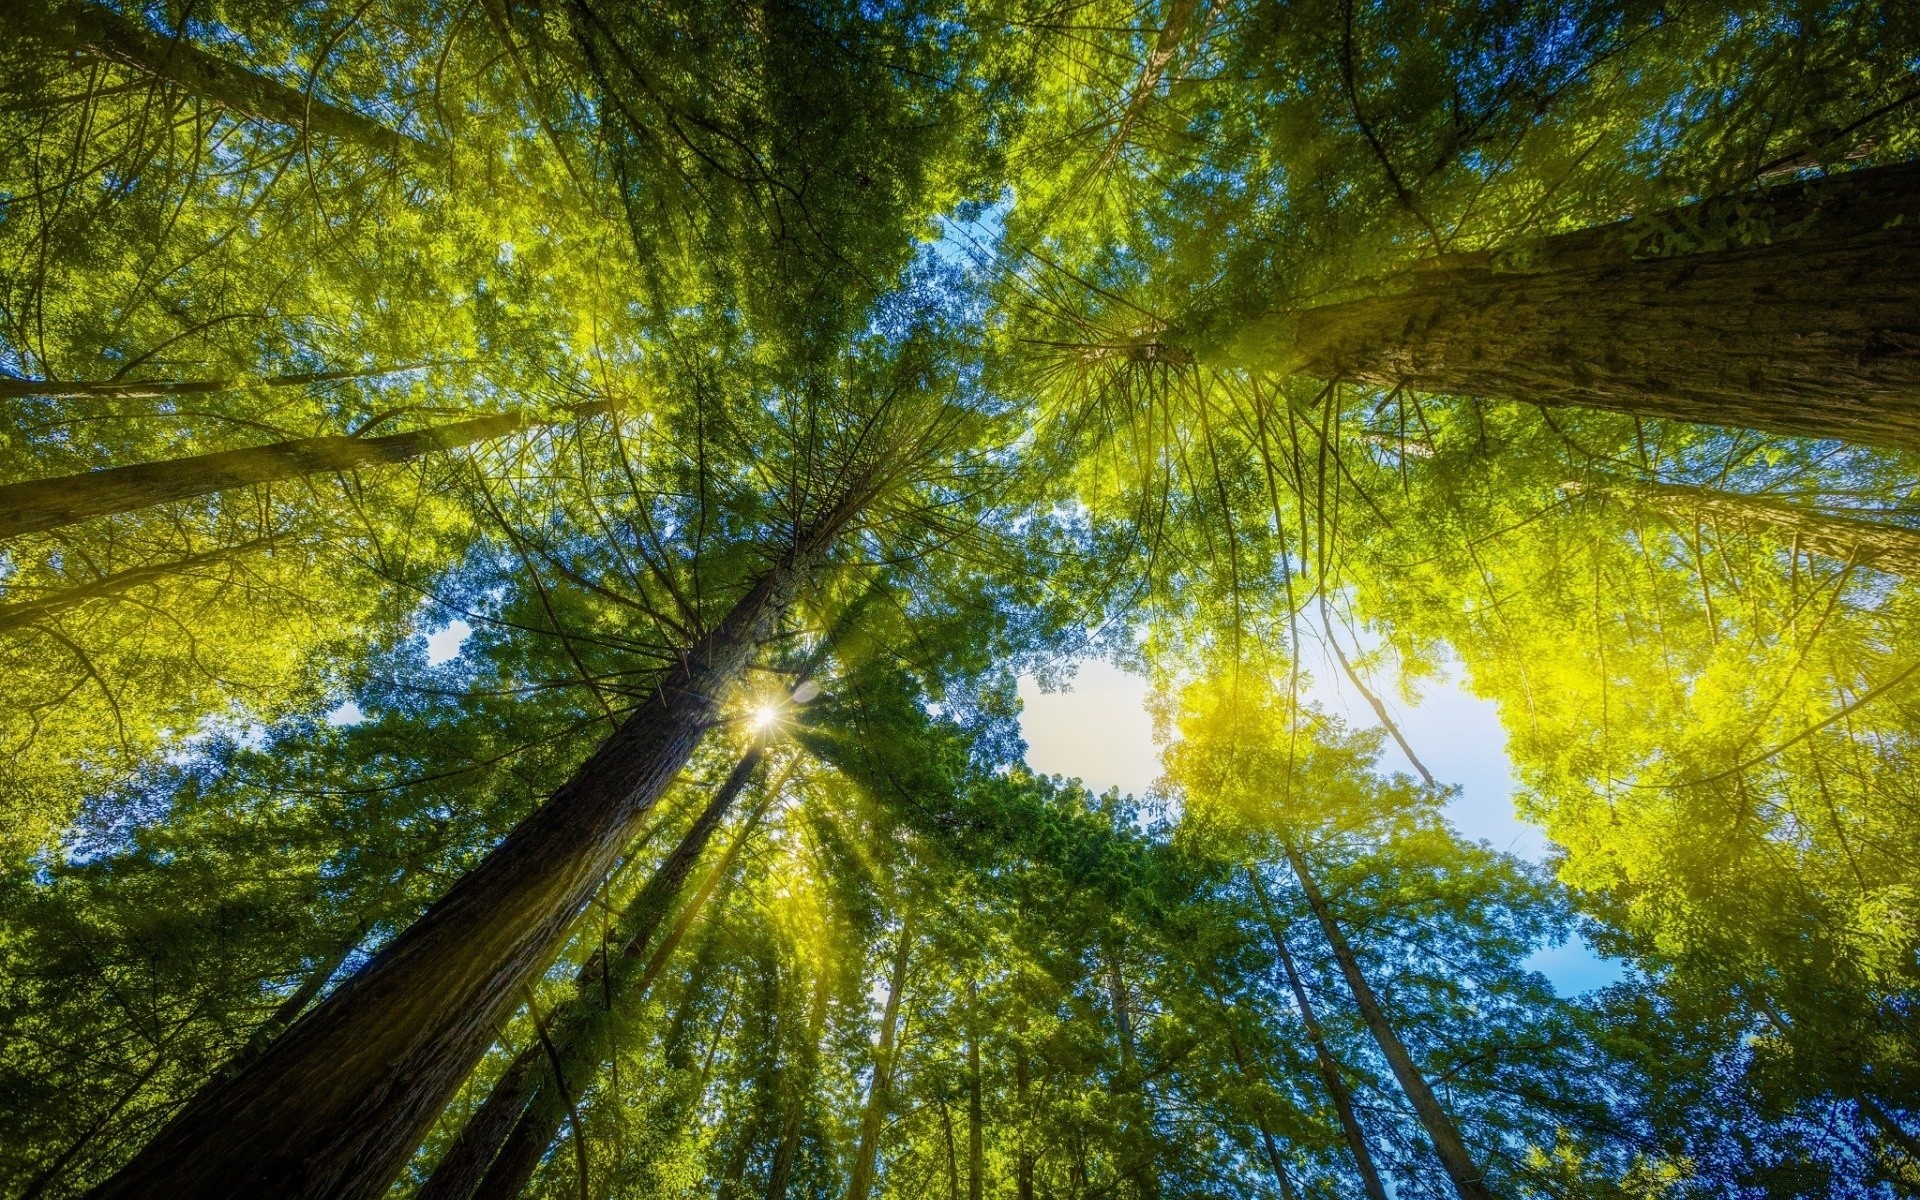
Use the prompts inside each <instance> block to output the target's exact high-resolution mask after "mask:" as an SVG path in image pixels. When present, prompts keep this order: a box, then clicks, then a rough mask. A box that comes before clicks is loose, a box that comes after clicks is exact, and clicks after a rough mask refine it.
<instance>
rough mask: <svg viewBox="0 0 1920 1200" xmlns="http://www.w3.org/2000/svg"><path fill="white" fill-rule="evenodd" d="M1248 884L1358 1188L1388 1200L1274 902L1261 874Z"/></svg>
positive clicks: (1372, 1198) (1373, 1198) (1371, 1198)
mask: <svg viewBox="0 0 1920 1200" xmlns="http://www.w3.org/2000/svg"><path fill="white" fill-rule="evenodd" d="M1246 870H1247V881H1248V882H1249V883H1251V884H1253V894H1254V896H1255V897H1257V898H1258V899H1259V901H1260V913H1261V915H1262V916H1263V917H1264V918H1265V919H1266V923H1267V934H1268V936H1269V937H1271V938H1272V939H1273V951H1274V956H1275V957H1277V958H1278V959H1279V960H1280V966H1281V969H1282V971H1283V972H1284V973H1285V975H1286V977H1287V987H1288V988H1289V989H1290V990H1291V991H1292V992H1293V1003H1294V1007H1295V1008H1297V1009H1299V1011H1300V1020H1301V1022H1302V1023H1303V1024H1304V1025H1306V1027H1307V1040H1308V1041H1309V1042H1311V1043H1312V1044H1313V1060H1314V1063H1315V1064H1316V1065H1317V1066H1318V1067H1319V1068H1320V1079H1321V1081H1322V1082H1323V1083H1325V1084H1326V1085H1327V1095H1328V1096H1329V1097H1330V1098H1331V1099H1332V1100H1333V1111H1334V1114H1335V1115H1336V1116H1337V1117H1339V1119H1340V1131H1341V1132H1342V1133H1343V1134H1345V1135H1346V1139H1347V1149H1348V1150H1350V1151H1351V1152H1352V1153H1353V1165H1354V1167H1355V1169H1356V1170H1358V1171H1359V1172H1360V1186H1361V1187H1362V1188H1363V1189H1364V1190H1365V1191H1366V1193H1367V1197H1368V1200H1387V1189H1386V1188H1385V1187H1384V1186H1382V1184H1381V1182H1380V1173H1379V1171H1377V1170H1376V1169H1375V1168H1374V1165H1373V1151H1372V1149H1371V1148H1369V1147H1368V1145H1367V1132H1366V1130H1365V1129H1363V1128H1361V1126H1360V1118H1359V1117H1358V1116H1357V1115H1356V1114H1355V1113H1354V1111H1353V1093H1352V1092H1351V1091H1350V1090H1348V1088H1347V1081H1346V1077H1345V1076H1343V1075H1342V1074H1341V1073H1340V1063H1339V1060H1338V1059H1336V1058H1334V1056H1333V1050H1332V1049H1331V1048H1330V1047H1329V1046H1328V1045H1327V1039H1326V1035H1325V1034H1324V1033H1323V1032H1322V1031H1321V1028H1320V1018H1319V1016H1318V1014H1316V1013H1315V1012H1314V1011H1313V1001H1312V1000H1310V999H1308V997H1307V989H1306V986H1305V985H1304V984H1302V983H1301V982H1300V972H1299V971H1298V970H1296V969H1295V968H1294V964H1293V954H1292V952H1291V951H1289V950H1288V949H1287V939H1286V936H1285V935H1284V934H1283V933H1281V931H1280V921H1279V918H1277V917H1276V916H1275V915H1274V912H1273V901H1272V900H1271V899H1269V898H1268V896H1267V888H1266V885H1265V884H1263V883H1261V882H1260V874H1259V872H1257V871H1255V870H1254V869H1253V868H1252V867H1248V868H1247V869H1246Z"/></svg>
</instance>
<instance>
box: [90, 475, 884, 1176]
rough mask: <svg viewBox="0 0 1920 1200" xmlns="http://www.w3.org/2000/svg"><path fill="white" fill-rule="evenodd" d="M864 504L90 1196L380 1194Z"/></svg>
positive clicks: (838, 513)
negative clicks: (495, 839)
mask: <svg viewBox="0 0 1920 1200" xmlns="http://www.w3.org/2000/svg"><path fill="white" fill-rule="evenodd" d="M850 516H851V508H850V507H849V506H848V505H842V506H840V507H839V508H837V509H835V510H834V511H833V512H832V513H830V514H829V516H828V517H827V518H826V519H825V520H823V521H822V522H820V523H818V524H815V525H813V526H811V527H809V528H808V529H806V530H803V531H801V533H800V534H799V535H798V536H797V537H796V538H795V541H794V544H793V546H792V548H791V549H790V550H789V551H788V552H787V553H785V554H784V555H783V556H782V557H781V558H780V559H779V560H778V561H777V562H776V563H775V564H774V565H773V566H772V567H770V568H769V569H768V570H767V571H766V572H764V573H763V574H762V575H761V576H760V577H759V579H758V580H757V581H756V582H755V583H754V585H753V586H752V588H751V589H750V590H749V591H748V592H747V594H746V595H744V596H742V597H741V599H740V600H739V601H738V602H737V603H736V604H735V605H734V607H733V609H732V611H731V612H729V613H728V614H727V616H726V617H725V618H724V619H723V620H722V621H721V622H720V623H719V625H718V626H716V627H715V628H714V629H713V630H712V631H711V632H710V633H708V634H707V635H706V636H704V637H703V638H701V639H700V640H699V641H698V642H696V643H694V644H693V645H691V646H688V647H687V648H686V650H685V652H684V653H683V654H682V656H681V657H680V659H679V661H678V663H677V664H676V665H675V667H674V668H673V669H672V670H671V671H670V672H669V673H668V674H667V676H666V677H665V678H664V679H663V680H662V682H661V683H660V684H659V686H657V687H656V688H655V690H654V691H653V693H652V694H651V695H649V696H648V697H647V698H646V699H645V700H643V701H642V702H641V703H640V705H639V706H638V707H637V708H636V709H635V710H634V712H633V713H632V714H631V715H630V716H629V717H628V718H627V719H626V720H625V721H624V722H622V724H621V725H620V727H619V729H618V730H616V731H615V732H614V733H613V734H612V735H611V736H609V737H608V738H607V739H606V740H605V741H604V742H602V743H601V745H600V746H599V747H598V748H597V749H596V750H595V751H594V753H593V754H592V755H591V756H590V757H589V758H588V759H587V761H586V762H585V763H584V764H582V765H581V767H580V768H579V769H578V770H577V771H576V772H575V773H574V775H573V777H572V778H571V779H569V780H568V781H567V783H566V784H564V785H562V787H561V788H560V789H559V790H558V791H556V792H555V793H554V794H553V796H552V797H551V798H550V799H548V801H547V802H546V803H545V804H543V805H541V806H540V808H538V809H537V810H536V811H535V812H534V813H532V814H531V815H530V816H528V817H527V818H526V819H525V820H523V821H522V822H521V823H520V824H519V825H518V826H517V827H515V829H514V830H513V831H512V832H511V833H509V834H508V835H507V837H506V838H505V839H504V840H503V841H502V842H501V843H500V844H499V845H498V846H497V847H495V848H494V850H493V852H492V853H490V854H489V855H488V856H487V857H486V859H485V860H484V861H483V862H481V864H480V865H479V866H477V867H475V868H474V869H473V870H472V871H470V872H468V874H467V875H466V876H464V877H463V878H462V879H461V880H460V881H459V882H457V883H456V884H455V885H454V886H453V887H452V889H450V890H449V891H448V892H447V894H446V895H445V896H443V897H441V899H440V900H439V901H438V902H436V903H435V904H434V905H433V906H432V907H431V908H429V909H428V910H427V912H426V913H425V914H424V915H423V916H421V917H420V919H419V920H417V921H415V922H414V924H413V925H412V926H411V927H409V928H408V929H407V930H406V931H405V932H403V933H402V934H400V936H399V937H397V938H395V939H394V940H393V941H392V942H391V943H389V944H388V945H387V947H386V948H385V949H384V950H382V951H381V952H380V953H379V954H378V955H377V956H375V957H374V959H373V960H372V961H371V962H369V963H368V964H367V965H366V966H365V967H363V968H362V969H361V970H360V971H359V972H357V973H356V974H355V975H354V977H353V978H352V979H350V980H349V981H347V983H346V984H344V985H343V986H342V987H340V988H338V989H337V990H335V991H334V992H333V993H332V994H331V995H330V996H328V997H327V999H326V1000H324V1001H323V1002H322V1003H321V1004H320V1005H319V1006H318V1007H316V1008H315V1009H314V1010H313V1011H311V1012H309V1013H308V1014H307V1015H306V1016H305V1017H303V1018H301V1019H300V1020H299V1021H298V1022H297V1023H295V1024H294V1026H293V1027H292V1028H291V1029H289V1030H288V1031H287V1032H286V1033H285V1034H283V1035H281V1037H280V1038H279V1039H278V1040H277V1041H276V1042H275V1043H274V1044H273V1045H272V1046H271V1047H269V1048H268V1049H267V1051H266V1052H265V1053H264V1054H263V1055H261V1057H260V1058H258V1059H256V1060H255V1061H254V1062H253V1063H252V1064H251V1065H250V1066H249V1067H248V1068H247V1069H246V1070H245V1071H243V1072H241V1073H240V1074H239V1075H238V1076H236V1077H234V1078H233V1079H231V1080H219V1081H216V1082H214V1083H212V1084H209V1085H208V1086H207V1087H205V1088H203V1089H202V1091H201V1092H200V1094H199V1095H197V1096H195V1097H194V1099H193V1100H192V1101H190V1102H189V1103H188V1105H187V1106H186V1108H185V1109H184V1110H183V1111H182V1112H181V1113H180V1114H179V1115H178V1116H177V1117H176V1118H175V1119H174V1120H173V1121H172V1122H171V1123H170V1124H169V1125H168V1126H167V1127H166V1128H165V1129H163V1130H162V1131H161V1133H160V1134H159V1135H158V1136H157V1137H155V1138H154V1139H153V1141H152V1142H151V1143H150V1144H149V1145H148V1146H147V1147H146V1148H145V1149H144V1150H143V1151H142V1152H141V1153H140V1154H139V1155H138V1156H136V1157H135V1158H134V1160H133V1161H132V1162H130V1163H129V1164H127V1166H126V1167H124V1168H123V1169H122V1170H121V1171H120V1172H119V1173H118V1174H117V1175H115V1176H114V1177H113V1178H112V1179H110V1180H108V1181H107V1182H106V1183H104V1184H102V1185H101V1186H100V1187H99V1188H97V1189H96V1190H95V1191H94V1192H93V1193H92V1194H93V1195H94V1196H95V1197H96V1198H97V1200H109V1198H111V1200H119V1198H121V1197H136V1196H156V1195H164V1196H168V1197H173V1198H178V1200H185V1198H188V1197H203V1196H204V1197H226V1196H241V1195H261V1196H265V1195H271V1196H278V1197H321V1196H326V1197H342V1198H344V1197H374V1196H379V1195H381V1194H383V1193H384V1191H385V1189H386V1188H387V1186H388V1185H389V1184H391V1183H392V1181H393V1180H394V1178H395V1177H396V1176H397V1175H398V1174H399V1172H400V1170H401V1168H402V1167H403V1166H404V1165H405V1163H406V1160H407V1158H408V1156H409V1155H411V1154H412V1152H413V1150H414V1148H415V1147H416V1146H418V1145H419V1142H420V1139H421V1137H422V1136H424V1134H425V1132H426V1130H427V1128H428V1127H429V1126H430V1125H431V1124H432V1122H433V1120H434V1119H435V1117H437V1116H438V1115H439V1113H440V1111H441V1109H442V1108H444V1107H445V1105H446V1102H447V1100H448V1099H449V1098H450V1097H451V1096H452V1095H453V1094H454V1092H456V1091H457V1090H458V1089H459V1088H460V1086H461V1084H462V1083H463V1082H464V1081H465V1080H466V1078H467V1076H468V1075H469V1074H471V1073H472V1071H473V1068H474V1065H475V1064H476V1063H477V1062H478V1061H479V1059H480V1056H481V1055H482V1054H484V1053H485V1052H486V1049H487V1047H488V1046H489V1045H490V1044H491V1043H492V1042H493V1040H494V1036H495V1031H496V1030H498V1028H499V1027H500V1025H501V1024H502V1023H503V1022H504V1021H505V1020H506V1018H507V1016H508V1015H509V1014H510V1013H511V1012H512V1010H513V1008H514V1006H515V1005H517V1004H518V1002H519V998H520V997H521V996H522V995H523V994H524V991H525V989H526V988H527V987H528V986H529V985H530V984H531V983H532V982H533V980H534V979H536V978H537V977H538V976H539V974H540V973H541V972H542V971H544V970H546V968H547V966H548V964H549V963H550V962H552V960H553V956H554V954H555V953H556V952H557V951H558V950H559V948H560V946H561V945H562V944H563V942H564V940H565V938H566V935H567V931H568V929H569V928H570V927H571V926H572V924H573V921H574V919H575V918H576V917H577V916H578V915H579V914H580V912H581V911H582V910H583V909H585V907H586V905H587V903H588V901H589V900H590V899H591V898H592V895H593V892H594V890H595V889H596V888H597V887H598V886H599V884H600V881H601V880H603V879H604V878H606V875H607V873H608V871H609V870H611V869H612V867H613V865H614V863H615V861H616V860H617V859H618V857H619V855H620V854H621V852H622V850H623V849H624V848H625V847H626V846H627V844H628V843H629V842H631V841H632V839H633V836H634V834H635V832H636V831H637V830H638V829H639V827H640V824H641V822H642V821H643V820H644V818H645V816H646V814H647V812H648V811H649V810H651V809H652V807H653V805H654V803H655V802H656V801H657V800H658V799H659V797H660V795H661V793H662V792H664V791H665V790H666V788H667V786H668V784H669V783H671V782H672V780H673V778H674V776H675V775H677V774H678V773H679V771H680V768H681V767H682V766H683V765H684V764H685V763H686V761H687V758H688V756H689V755H691V754H692V752H693V750H694V748H695V747H696V746H697V745H698V744H699V742H700V739H701V738H702V737H703V736H704V735H705V733H706V731H707V730H708V728H709V727H710V726H711V725H712V723H713V721H714V719H715V717H716V716H717V713H718V709H719V705H720V703H721V700H722V698H723V696H724V694H725V693H726V691H727V690H728V689H729V688H730V687H731V686H732V685H733V684H734V682H735V681H736V680H738V679H739V677H740V676H741V674H742V673H743V672H744V671H745V670H746V668H747V666H748V664H749V663H750V662H751V660H752V659H753V657H754V656H755V654H756V653H757V651H758V649H759V647H760V646H761V645H763V644H764V643H765V642H766V641H767V640H768V639H769V638H770V637H772V636H773V634H774V633H775V631H776V629H777V627H778V624H779V621H780V619H781V617H782V615H783V614H784V613H785V612H786V610H787V608H788V607H789V605H790V604H791V602H792V600H793V597H794V595H795V594H796V592H797V590H798V589H799V588H800V587H801V585H802V583H803V582H804V581H805V580H806V578H807V577H808V576H809V575H810V574H811V573H812V570H813V568H814V566H815V564H816V563H817V562H818V561H819V559H820V557H821V556H822V555H824V553H825V552H826V549H827V547H828V546H829V545H830V543H831V542H832V540H833V538H834V536H835V535H836V534H837V533H838V532H839V530H840V529H841V528H843V527H844V525H845V522H846V520H847V519H848V518H849V517H850Z"/></svg>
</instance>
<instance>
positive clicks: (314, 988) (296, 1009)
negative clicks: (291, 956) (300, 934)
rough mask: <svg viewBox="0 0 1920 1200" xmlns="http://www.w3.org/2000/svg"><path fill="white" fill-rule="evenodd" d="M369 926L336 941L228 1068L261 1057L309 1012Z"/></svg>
mask: <svg viewBox="0 0 1920 1200" xmlns="http://www.w3.org/2000/svg"><path fill="white" fill-rule="evenodd" d="M369 927H370V923H369V922H362V923H361V924H360V925H359V926H358V927H357V928H355V929H354V931H353V935H352V936H351V937H344V938H341V939H340V940H339V941H338V942H335V943H334V945H333V949H332V951H331V952H330V953H328V955H327V957H325V958H323V959H321V960H320V961H319V962H317V963H315V964H314V965H313V969H312V970H310V971H308V972H307V976H306V978H305V979H302V980H301V981H300V986H299V987H297V988H295V989H294V991H293V993H292V994H291V995H289V996H288V997H287V998H286V999H285V1000H282V1001H281V1002H280V1003H279V1004H278V1005H276V1006H275V1007H274V1010H273V1012H272V1013H271V1014H269V1015H268V1017H267V1019H266V1020H264V1021H262V1022H260V1024H259V1025H258V1026H256V1027H255V1028H254V1031H253V1032H252V1033H250V1034H248V1035H247V1041H246V1044H245V1045H243V1046H241V1047H240V1051H239V1053H237V1054H235V1055H234V1056H233V1061H232V1062H230V1063H228V1064H227V1066H226V1069H227V1070H228V1071H237V1070H239V1069H240V1068H242V1067H244V1066H246V1065H247V1064H248V1063H250V1062H252V1061H253V1060H254V1059H256V1058H258V1057H260V1053H261V1051H263V1050H265V1049H266V1048H267V1047H268V1046H269V1045H271V1044H272V1043H273V1039H274V1038H276V1037H278V1036H280V1031H281V1030H283V1029H285V1028H287V1027H288V1026H289V1025H292V1024H293V1023H294V1022H295V1021H297V1020H299V1019H300V1014H301V1013H303V1012H306V1011H307V1006H308V1005H309V1004H312V1003H313V1001H314V998H315V997H317V996H319V994H320V992H321V989H323V988H325V987H326V986H327V981H328V980H330V979H332V978H333V976H334V973H335V972H337V971H339V970H340V964H342V963H344V962H346V961H347V956H348V955H351V954H352V953H353V948H354V947H355V946H358V945H359V944H360V939H361V938H363V937H365V936H366V935H367V930H368V928H369Z"/></svg>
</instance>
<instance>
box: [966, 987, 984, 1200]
mask: <svg viewBox="0 0 1920 1200" xmlns="http://www.w3.org/2000/svg"><path fill="white" fill-rule="evenodd" d="M979 1002H980V984H979V982H978V981H976V980H973V979H969V980H967V1200H981V1197H982V1196H984V1195H985V1194H986V1187H987V1155H986V1131H985V1128H984V1127H985V1124H986V1120H985V1114H984V1113H982V1112H981V1103H980V1036H979V1031H978V1029H977V1028H976V1027H975V1021H974V1015H975V1012H976V1011H977V1009H978V1006H979Z"/></svg>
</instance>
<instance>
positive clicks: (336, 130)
mask: <svg viewBox="0 0 1920 1200" xmlns="http://www.w3.org/2000/svg"><path fill="white" fill-rule="evenodd" d="M0 12H4V15H0V28H6V29H8V30H9V31H10V32H11V33H12V34H13V35H14V36H16V37H19V36H26V37H30V38H33V39H34V40H36V41H39V42H42V43H44V44H48V45H51V46H54V47H57V48H59V49H63V50H66V51H69V52H73V53H81V54H88V55H92V56H94V57H97V58H104V59H108V60H110V61H112V62H117V63H120V64H121V65H123V66H127V67H131V68H132V69H134V70H136V71H139V72H140V73H141V74H143V75H151V76H153V77H154V78H155V79H159V80H163V81H165V82H167V83H170V84H172V85H174V86H175V87H178V88H180V89H181V90H183V91H186V92H188V93H191V94H192V95H195V96H198V97H200V98H201V99H202V100H205V101H207V102H208V103H211V104H214V105H217V106H219V107H220V108H224V109H226V110H227V111H228V112H231V113H233V114H235V115H237V116H242V117H251V118H254V119H255V120H260V121H267V122H271V123H272V124H275V125H284V126H286V127H288V128H290V129H294V130H297V131H298V132H299V133H301V134H303V135H307V136H312V135H316V134H317V135H319V136H322V137H328V138H333V139H336V140H339V141H344V142H353V143H355V144H358V145H361V146H365V147H367V148H368V149H370V150H374V151H376V152H378V153H381V154H385V155H388V156H391V157H394V158H406V159H414V160H421V161H431V160H433V159H435V158H437V157H438V152H437V151H436V150H435V148H434V147H433V146H432V145H430V144H429V143H426V142H423V141H420V140H419V139H417V138H411V137H408V136H406V135H405V134H402V133H397V132H395V131H394V130H392V129H389V128H387V127H386V126H385V125H382V124H381V123H380V122H378V121H376V120H374V119H373V118H372V117H369V116H366V115H364V114H362V113H358V112H355V111H354V110H352V109H350V108H345V107H343V106H341V105H337V104H329V103H327V102H326V101H324V100H321V99H318V98H317V97H315V96H313V95H311V94H310V93H309V92H308V91H306V90H304V89H301V88H293V87H288V86H287V85H286V84H284V83H281V82H279V81H277V80H274V79H270V78H268V77H267V76H264V75H259V74H256V73H254V72H252V71H249V70H247V69H246V68H245V67H240V66H236V65H234V64H233V63H230V62H228V61H227V60H225V59H223V58H221V57H219V56H218V55H214V54H209V53H208V52H207V51H205V50H202V49H200V48H199V47H197V46H194V45H192V44H191V43H189V42H187V41H185V40H183V39H180V38H175V37H167V36H165V35H163V34H159V33H156V32H154V31H153V30H152V29H151V28H149V27H147V26H146V25H143V24H141V23H140V22H139V21H136V20H131V19H129V18H127V17H124V16H121V15H120V14H119V13H116V12H114V11H113V10H111V9H109V8H106V7H105V6H103V5H99V4H92V3H84V2H77V3H59V2H57V0H56V2H54V3H49V4H45V5H44V6H39V7H38V11H33V12H29V11H27V10H26V7H25V6H21V7H16V6H13V5H4V6H0Z"/></svg>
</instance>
